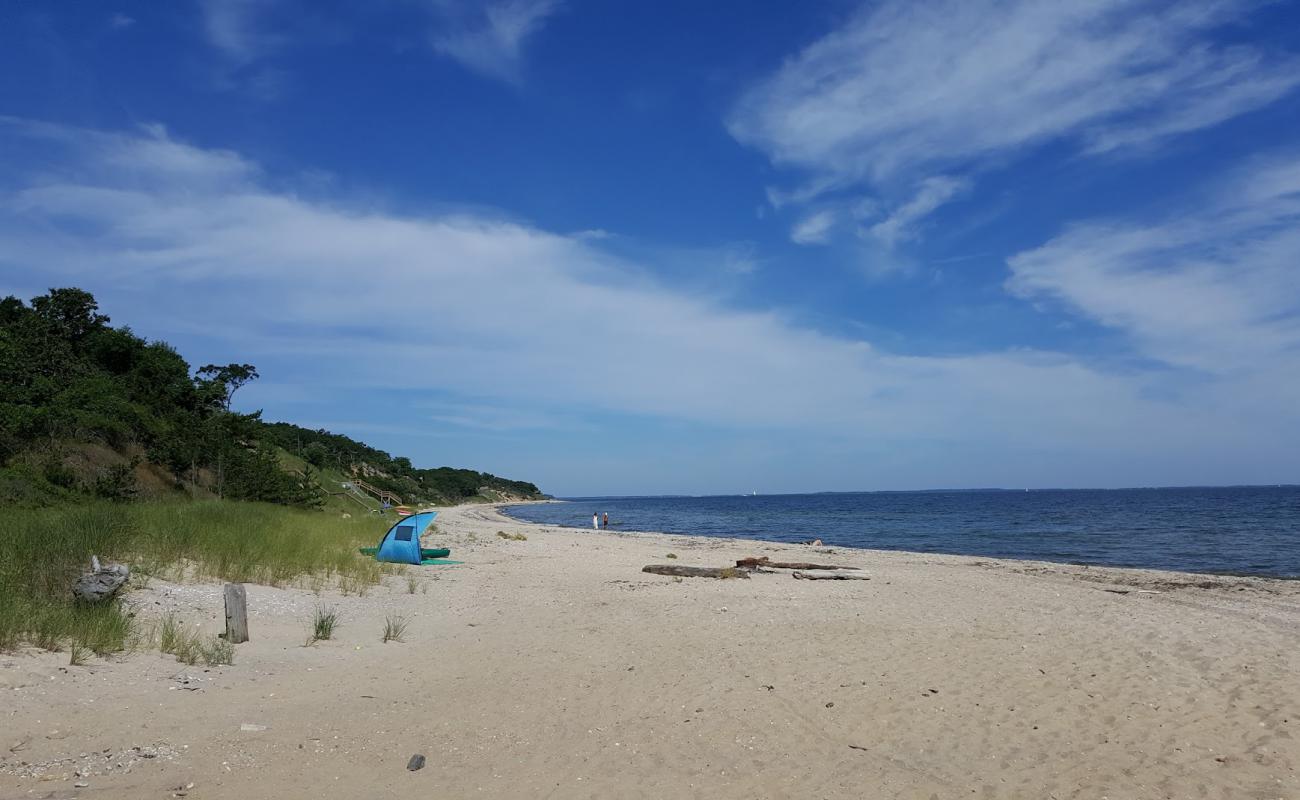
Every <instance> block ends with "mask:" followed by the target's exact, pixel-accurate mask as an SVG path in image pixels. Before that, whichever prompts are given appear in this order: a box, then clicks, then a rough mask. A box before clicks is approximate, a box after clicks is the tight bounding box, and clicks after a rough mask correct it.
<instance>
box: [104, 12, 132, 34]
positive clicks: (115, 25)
mask: <svg viewBox="0 0 1300 800" xmlns="http://www.w3.org/2000/svg"><path fill="white" fill-rule="evenodd" d="M134 24H135V18H134V17H128V16H127V15H126V14H123V13H122V12H120V11H119V12H117V13H116V14H114V15H113V16H111V17H109V18H108V27H110V28H112V29H113V30H115V31H121V30H126V29H127V28H129V27H131V26H132V25H134Z"/></svg>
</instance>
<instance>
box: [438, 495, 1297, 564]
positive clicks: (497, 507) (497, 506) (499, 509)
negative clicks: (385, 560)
mask: <svg viewBox="0 0 1300 800" xmlns="http://www.w3.org/2000/svg"><path fill="white" fill-rule="evenodd" d="M564 502H569V501H565V500H553V499H552V500H530V501H525V502H521V503H477V504H474V505H475V506H480V507H490V508H492V509H493V510H494V511H495V512H496V513H497V515H498V516H499V517H500V518H501V519H502V520H504V521H507V522H509V523H511V524H515V525H527V526H533V527H538V528H556V529H558V530H566V531H575V532H582V533H589V534H608V535H610V536H629V535H638V536H665V537H682V538H687V539H696V538H698V539H707V540H711V541H723V542H729V543H731V544H733V545H735V546H741V545H743V544H744V543H746V542H752V543H753V544H755V545H759V546H762V545H782V546H789V547H802V548H809V547H810V546H809V545H801V544H796V543H794V542H781V541H777V540H773V539H746V538H744V537H736V536H709V535H707V534H698V533H670V532H666V531H641V530H624V529H619V530H617V531H611V530H609V529H608V528H602V529H600V530H596V529H595V528H585V527H582V526H580V525H559V524H551V523H545V522H533V521H531V520H526V519H519V518H518V517H514V516H511V515H510V514H508V513H506V512H505V510H504V508H505V507H506V506H519V505H538V504H542V503H564ZM466 507H467V506H450V507H449V508H466ZM822 547H823V548H839V549H841V550H848V551H851V552H863V553H872V554H887V553H899V554H903V555H908V556H917V557H924V556H943V557H949V558H957V559H978V560H982V561H990V562H999V563H1001V562H1005V563H1006V564H1008V565H1015V564H1027V565H1034V566H1038V567H1077V568H1079V569H1081V570H1094V571H1097V570H1119V571H1122V572H1147V573H1157V574H1169V575H1179V576H1183V577H1186V578H1198V577H1199V578H1223V579H1229V578H1231V579H1240V580H1257V581H1277V582H1280V583H1300V575H1265V574H1259V573H1236V572H1208V571H1207V572H1198V571H1191V570H1176V569H1159V568H1155V567H1138V566H1123V565H1112V564H1084V563H1080V562H1071V561H1044V560H1042V559H1035V558H1011V557H1007V556H985V555H979V554H976V553H944V552H937V551H936V552H927V551H923V550H904V549H898V550H891V549H885V548H873V547H858V546H856V545H847V544H823V545H822Z"/></svg>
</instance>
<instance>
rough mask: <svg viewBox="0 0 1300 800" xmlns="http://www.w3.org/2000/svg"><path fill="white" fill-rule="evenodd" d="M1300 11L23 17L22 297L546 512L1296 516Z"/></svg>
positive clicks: (13, 149)
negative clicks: (1166, 498)
mask: <svg viewBox="0 0 1300 800" xmlns="http://www.w3.org/2000/svg"><path fill="white" fill-rule="evenodd" d="M1298 130H1300V6H1298V5H1297V4H1296V3H1291V2H1274V3H1247V2H1234V0H1212V1H1211V0H1184V2H1177V3H1166V2H1094V1H1091V0H1090V1H1089V2H1082V1H1081V0H1061V2H1056V3H1047V4H1044V3H1034V2H993V1H992V0H965V2H880V3H867V4H865V5H862V4H857V3H852V2H841V1H839V0H834V1H831V0H828V1H827V2H821V3H818V2H810V3H803V4H768V3H734V4H731V3H704V4H700V3H679V2H663V3H630V2H627V3H597V2H581V0H569V1H568V2H560V1H559V0H554V1H552V0H484V1H483V2H461V1H460V0H381V1H380V2H375V3H370V4H355V3H341V2H340V3H325V2H306V1H305V0H260V1H255V0H181V1H180V2H175V3H166V4H160V3H152V2H149V3H130V2H113V3H109V2H70V3H45V2H22V1H21V0H20V1H19V2H11V3H6V4H4V5H3V6H0V148H3V149H2V150H0V153H3V158H0V291H3V292H4V293H6V294H18V295H20V296H23V297H30V296H32V295H35V294H38V293H41V292H43V291H45V290H46V289H48V288H49V287H52V286H61V285H79V286H82V287H84V288H87V289H89V290H91V291H93V292H94V293H95V294H96V296H97V297H98V298H99V299H100V301H101V305H102V306H103V308H104V309H105V310H106V311H107V312H108V313H109V314H110V315H111V316H112V317H113V318H114V320H115V321H116V322H119V323H127V324H130V325H131V326H132V327H133V328H134V329H135V330H136V331H137V332H139V333H141V334H143V335H145V336H148V337H151V338H159V339H164V340H167V341H169V342H172V343H173V344H175V345H176V346H177V347H178V348H179V349H180V350H181V352H182V353H183V354H185V355H186V357H187V358H189V360H190V361H191V362H192V363H195V364H201V363H206V362H210V361H216V362H228V361H241V362H242V361H248V362H252V363H254V364H256V365H257V366H258V367H259V369H260V370H261V373H262V375H263V378H262V380H261V381H260V382H258V383H257V384H256V385H253V386H250V387H248V388H247V389H245V390H243V391H242V392H241V394H240V395H239V397H238V402H239V403H240V404H242V405H243V407H244V408H246V409H255V408H261V409H263V410H264V413H265V415H266V417H267V418H269V419H284V420H289V421H294V422H297V423H299V424H304V425H308V426H311V427H325V428H328V429H330V430H334V431H337V432H341V433H346V434H349V435H353V436H356V437H358V438H361V439H364V440H366V441H368V442H370V443H372V444H374V445H376V446H379V447H382V448H384V449H387V450H389V451H391V452H393V453H395V454H404V455H408V456H410V457H411V458H412V459H413V460H414V461H415V462H416V463H417V464H419V465H422V466H437V465H442V464H450V465H456V466H470V467H474V468H478V469H483V470H488V471H492V472H495V473H497V474H501V475H507V476H511V477H519V478H526V479H529V480H534V481H535V482H537V483H539V484H540V485H541V486H542V487H543V488H544V489H546V490H547V491H551V492H555V493H558V494H606V493H610V494H613V493H641V494H648V493H661V492H666V493H679V492H680V493H707V492H733V491H750V490H752V489H757V490H758V491H760V492H778V491H815V490H850V489H899V488H926V487H940V486H948V487H974V486H1015V487H1019V486H1030V487H1032V486H1133V485H1172V484H1221V483H1278V482H1295V481H1297V480H1300V475H1298V474H1297V463H1298V462H1297V460H1296V457H1295V453H1296V452H1297V449H1298V447H1300V415H1298V414H1296V412H1295V409H1296V408H1300V263H1298V262H1300V224H1298V223H1300V141H1297V134H1296V131H1298Z"/></svg>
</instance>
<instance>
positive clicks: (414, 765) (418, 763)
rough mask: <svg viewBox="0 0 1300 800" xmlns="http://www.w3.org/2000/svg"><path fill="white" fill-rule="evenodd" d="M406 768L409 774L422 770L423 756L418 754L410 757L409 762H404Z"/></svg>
mask: <svg viewBox="0 0 1300 800" xmlns="http://www.w3.org/2000/svg"><path fill="white" fill-rule="evenodd" d="M406 768H407V769H409V770H410V771H411V772H415V771H416V770H420V769H424V756H422V755H420V754H419V753H416V754H415V755H413V756H411V760H410V761H408V762H406Z"/></svg>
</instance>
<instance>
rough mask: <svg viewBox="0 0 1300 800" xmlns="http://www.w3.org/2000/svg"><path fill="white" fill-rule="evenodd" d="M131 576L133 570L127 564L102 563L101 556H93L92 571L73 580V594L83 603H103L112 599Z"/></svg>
mask: <svg viewBox="0 0 1300 800" xmlns="http://www.w3.org/2000/svg"><path fill="white" fill-rule="evenodd" d="M130 577H131V570H130V569H128V568H127V566H126V565H125V564H103V565H101V564H100V563H99V556H91V557H90V572H86V573H83V574H82V575H81V576H80V577H78V578H77V579H76V580H75V581H73V582H72V596H73V597H75V598H76V599H77V601H78V602H81V603H102V602H104V601H106V600H111V599H112V598H113V595H115V594H117V590H118V589H121V588H122V586H123V585H125V584H126V581H127V579H128V578H130Z"/></svg>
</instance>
